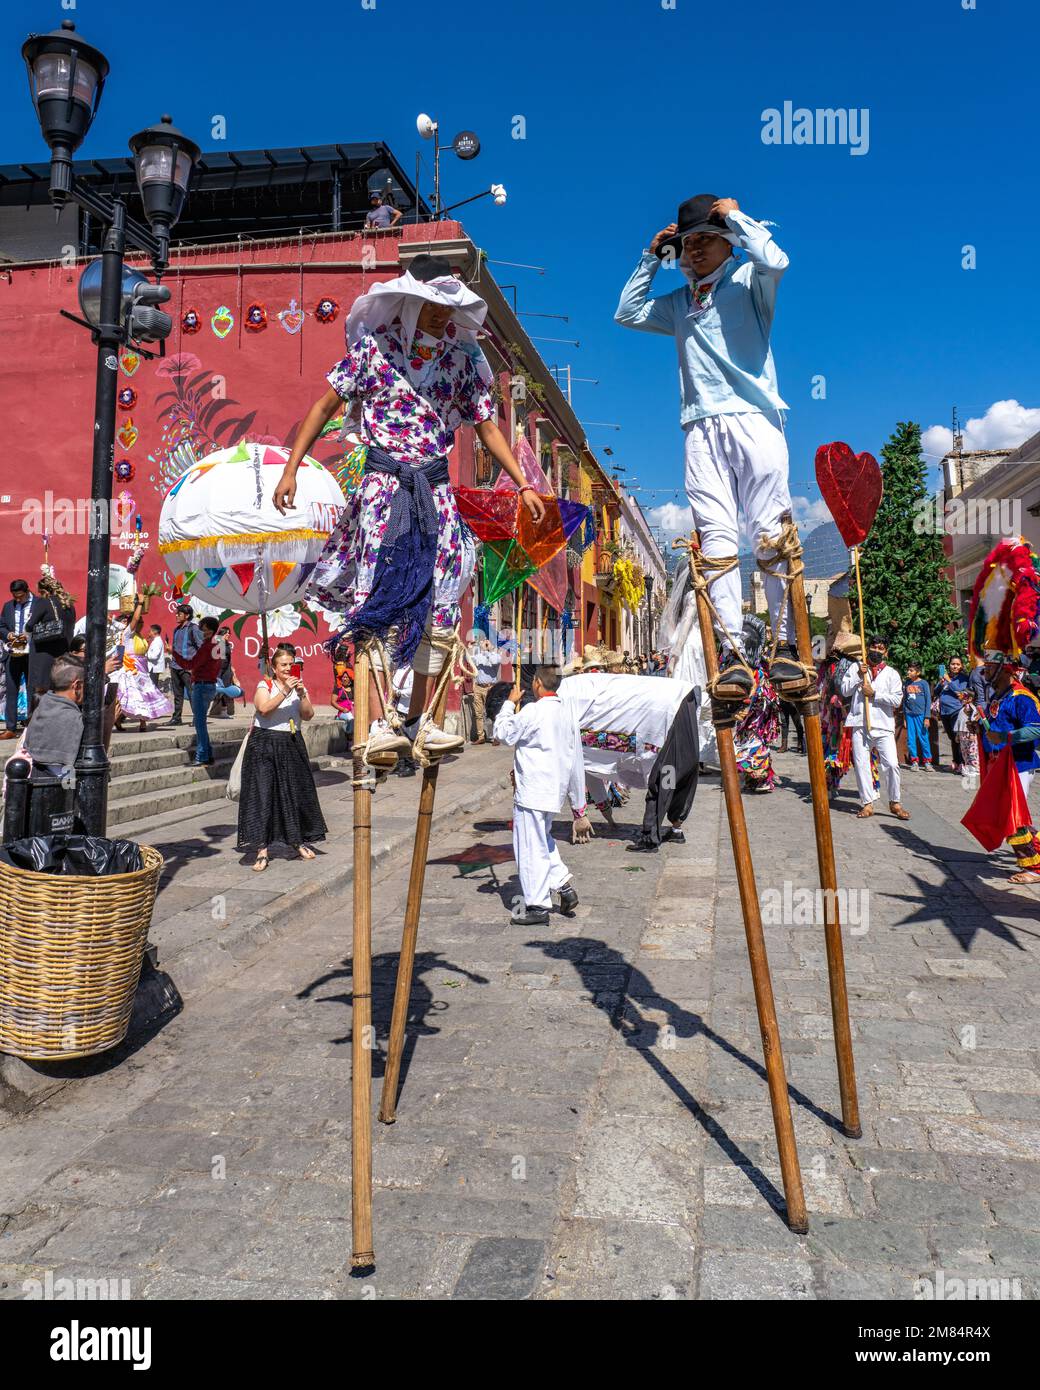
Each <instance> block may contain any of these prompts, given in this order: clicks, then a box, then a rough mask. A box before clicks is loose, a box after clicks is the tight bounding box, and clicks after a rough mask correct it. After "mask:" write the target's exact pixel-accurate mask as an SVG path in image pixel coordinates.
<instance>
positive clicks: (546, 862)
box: [493, 666, 585, 927]
mask: <svg viewBox="0 0 1040 1390" xmlns="http://www.w3.org/2000/svg"><path fill="white" fill-rule="evenodd" d="M560 678H561V677H560V672H559V671H558V670H555V669H554V668H553V667H551V666H540V667H539V668H538V670H537V671H536V672H535V676H534V681H533V683H532V687H531V688H532V690H533V692H534V695H535V699H534V701H533V703H532V704H529V705H526V706H525V707H524V708H523V709H518V708H517V706H518V705H519V703H520V698H521V692H520V687H519V686H518V685H514V686H513V689H512V690H511V691H510V692H509V699H508V700H506V702H505V704H504V705H503V706H502V709H501V710H500V711H499V714H498V718H497V719H496V720H495V726H494V733H493V736H494V737H495V738H496V739H498V740H499V741H500V742H501V743H506V744H508V745H509V746H510V747H511V748H515V750H516V752H515V754H514V759H513V781H514V784H515V786H516V793H515V797H514V805H513V853H514V854H515V856H516V867H517V871H518V873H519V875H520V887H521V889H522V891H523V895H524V900H523V902H522V903H518V904H517V906H516V908H515V910H514V912H513V915H512V917H511V919H510V920H511V921H512V922H513V923H514V925H516V926H520V927H534V926H545V925H546V924H547V923H548V921H549V910H550V908H551V907H552V895H553V893H557V894H559V899H560V911H561V912H564V913H567V914H568V915H569V914H570V913H572V912H573V911H574V909H575V908H576V907H577V905H578V895H577V893H576V892H575V891H574V888H573V887H572V886H571V883H570V879H571V873H570V870H569V869H568V868H567V865H566V864H565V863H564V862H563V860H562V859H561V858H560V851H559V850H558V849H557V847H556V841H555V840H554V839H553V833H552V822H553V816H554V815H557V814H558V813H559V811H560V810H561V809H562V807H563V803H564V799H565V798H569V799H570V803H571V806H572V808H573V810H574V812H575V815H577V816H580V815H584V813H585V764H584V761H583V759H582V753H581V738H580V736H579V733H578V724H577V720H576V719H575V718H574V716H573V714H572V713H571V711H570V710H569V709H568V708H567V706H566V705H564V703H563V701H562V700H560V698H559V697H558V695H557V693H556V692H557V691H558V690H559V688H560Z"/></svg>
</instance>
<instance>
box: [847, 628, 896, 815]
mask: <svg viewBox="0 0 1040 1390" xmlns="http://www.w3.org/2000/svg"><path fill="white" fill-rule="evenodd" d="M887 655H888V645H887V643H886V642H885V641H884V640H883V639H882V638H880V637H872V638H871V639H870V641H869V642H868V643H867V660H866V662H862V661H860V662H855V663H853V662H851V661H850V662H849V663H848V664H847V666H846V668H845V670H844V672H843V673H842V676H841V679H840V681H839V690H840V691H841V695H842V697H843V698H844V699H846V700H849V699H851V701H852V704H851V706H850V708H849V713H848V716H847V717H846V720H845V727H846V728H847V729H851V730H852V765H853V767H854V768H855V771H856V788H857V790H858V792H859V799H860V810H859V812H858V813H857V819H858V820H865V819H866V818H867V817H868V816H872V815H873V814H874V802H875V801H877V799H878V793H877V792H876V791H875V790H874V778H873V775H872V773H871V770H870V754H871V751H872V750H874V749H876V750H877V755H878V762H879V763H880V764H881V775H882V776H883V777H884V778H885V781H886V784H887V787H888V807H889V810H890V811H891V812H892V814H893V815H894V816H895V817H896V819H897V820H909V819H910V812H909V811H907V810H905V809H904V808H903V807H902V806H901V805H900V803H899V755H898V753H897V752H896V736H895V728H896V720H895V714H896V710H897V709H898V708H899V707H900V705H901V704H902V702H903V681H902V678H901V677H900V675H899V672H898V671H897V670H896V669H895V667H893V666H888V665H886V663H885V657H886V656H887Z"/></svg>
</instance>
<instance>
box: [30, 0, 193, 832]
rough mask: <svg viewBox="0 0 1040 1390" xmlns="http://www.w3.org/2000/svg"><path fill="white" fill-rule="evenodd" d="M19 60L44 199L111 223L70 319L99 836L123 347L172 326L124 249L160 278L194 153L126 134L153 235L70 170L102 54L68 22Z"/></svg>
mask: <svg viewBox="0 0 1040 1390" xmlns="http://www.w3.org/2000/svg"><path fill="white" fill-rule="evenodd" d="M22 57H23V58H24V59H25V63H26V67H27V68H28V71H29V90H30V92H31V94H32V99H33V104H34V106H35V107H36V114H37V116H38V118H39V121H40V129H41V131H42V132H43V138H44V139H45V140H46V142H47V144H48V145H49V147H50V151H51V178H50V198H51V202H52V203H54V205H55V206H56V207H57V208H58V209H59V211H60V209H61V208H62V207H64V206H65V204H66V203H67V202H69V201H70V200H72V201H73V202H75V203H78V204H79V206H80V207H82V208H85V209H86V210H87V211H88V212H89V213H91V214H92V215H93V216H94V217H96V218H98V219H99V220H100V221H101V222H102V224H104V225H107V228H108V230H107V232H106V235H105V239H104V244H103V249H102V253H101V284H100V295H99V296H98V297H97V298H96V299H89V300H88V297H87V296H86V295H85V294H84V293H83V290H84V288H85V287H84V286H82V285H81V296H80V303H81V306H82V307H83V309H84V312H85V313H86V315H87V319H89V322H87V321H86V320H84V319H77V318H75V316H74V315H72V314H66V315H65V317H66V318H72V319H74V321H75V322H77V323H82V324H83V325H84V326H85V327H87V328H89V329H90V331H91V337H92V338H93V340H94V342H95V343H96V344H97V378H96V387H95V394H94V443H93V473H92V478H91V505H90V512H89V515H90V534H89V541H88V553H87V654H86V669H85V671H84V692H83V742H82V744H81V746H80V754H79V758H78V759H77V761H76V769H75V771H76V809H77V813H78V816H79V819H80V820H81V821H82V823H83V825H84V827H85V829H86V831H87V833H88V834H91V835H104V833H105V828H106V820H107V809H108V772H109V762H108V755H107V754H106V752H105V745H104V729H103V720H104V695H105V683H106V678H105V651H106V647H107V644H108V623H107V619H108V566H109V553H110V543H111V536H110V525H111V512H112V469H113V464H114V454H115V429H116V394H117V388H118V380H119V376H118V368H119V351H120V348H121V347H122V346H123V344H125V343H128V342H132V343H134V344H138V343H141V342H160V343H161V342H162V340H163V339H164V338H165V337H166V336H167V334H168V333H169V332H170V330H171V328H172V326H173V325H172V321H171V319H170V318H169V316H168V315H167V314H164V313H162V311H161V310H159V309H157V308H155V307H154V306H155V305H156V304H160V303H163V302H164V301H165V300H167V299H169V297H170V291H169V290H168V289H166V288H165V286H162V285H149V284H148V283H147V282H143V281H142V280H141V277H139V276H136V275H134V274H133V272H128V271H127V270H126V268H125V267H124V265H123V256H124V254H125V252H126V246H127V243H128V242H129V243H130V244H131V245H132V246H135V247H137V248H138V249H139V250H141V251H144V252H146V253H147V254H148V255H149V256H150V257H151V261H152V268H153V270H154V271H155V275H156V278H157V279H158V278H159V277H160V276H161V275H162V273H163V271H164V270H165V269H166V267H167V265H168V263H169V245H170V231H171V228H172V227H173V226H174V224H175V223H176V221H177V219H178V217H179V216H180V214H181V211H182V209H183V207H184V200H185V198H186V196H187V191H188V180H189V178H190V176H191V170H192V168H193V166H194V164H195V162H196V160H197V159H198V157H199V153H200V151H199V147H198V145H196V144H195V143H194V142H193V141H192V140H189V139H188V138H187V136H185V135H183V134H181V132H180V131H179V130H177V129H176V128H175V127H174V126H173V124H172V122H171V119H170V117H169V116H164V117H163V118H162V121H161V122H160V124H159V125H156V126H151V127H149V128H148V129H147V130H143V131H141V132H140V133H139V134H137V135H135V136H134V137H133V138H132V139H131V141H130V148H131V150H132V151H133V154H134V162H135V166H136V172H137V183H138V187H139V189H140V192H141V199H142V202H143V204H144V210H145V216H146V217H147V218H148V221H149V223H150V225H151V231H149V230H148V228H146V227H143V226H141V224H140V223H138V222H135V221H134V219H133V218H131V217H128V216H127V211H126V204H125V203H124V202H123V201H122V199H120V198H109V197H106V196H104V195H103V194H100V193H98V192H96V191H95V190H94V189H92V188H89V187H87V186H86V185H85V184H83V183H82V182H80V181H79V180H78V179H77V178H76V176H75V174H74V173H73V169H72V156H73V154H74V153H75V151H76V150H77V148H78V147H79V145H80V144H81V143H82V141H83V139H84V137H85V135H86V134H87V131H88V130H89V129H90V126H91V123H92V122H93V120H94V117H95V115H96V114H97V109H98V105H99V103H100V100H101V92H102V89H103V88H104V85H105V78H106V77H107V76H108V71H109V64H108V60H107V59H106V58H105V56H104V54H103V53H101V52H99V51H98V49H96V48H93V47H91V45H90V44H87V43H84V42H83V40H82V39H80V37H79V36H78V35H77V34H76V27H75V25H74V24H73V23H72V21H71V20H65V21H64V22H63V23H62V26H61V28H60V29H55V30H54V31H53V32H52V33H50V34H31V35H30V36H29V38H28V39H27V40H26V41H25V43H24V44H23V45H22ZM86 273H87V272H84V274H85V275H86ZM128 280H129V282H130V283H131V284H132V282H133V281H135V280H136V281H137V283H136V284H132V288H131V289H130V290H129V291H128V290H127V282H128ZM146 355H147V354H146Z"/></svg>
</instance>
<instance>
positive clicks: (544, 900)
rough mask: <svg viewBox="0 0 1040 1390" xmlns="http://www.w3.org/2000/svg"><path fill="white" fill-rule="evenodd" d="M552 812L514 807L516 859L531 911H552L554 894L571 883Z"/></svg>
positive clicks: (514, 852)
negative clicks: (556, 836) (532, 908)
mask: <svg viewBox="0 0 1040 1390" xmlns="http://www.w3.org/2000/svg"><path fill="white" fill-rule="evenodd" d="M552 823H553V813H552V811H532V810H531V809H530V808H529V807H527V806H514V807H513V855H514V857H515V859H516V867H517V872H518V873H519V875H520V890H521V892H522V893H523V895H524V902H525V903H526V904H527V906H528V907H552V896H551V894H552V893H553V892H554V891H556V890H558V889H560V888H562V887H563V885H564V884H565V883H568V882H569V881H570V877H571V871H570V869H568V867H567V865H566V864H565V863H564V862H563V860H562V859H561V858H560V851H559V850H558V849H557V847H556V841H555V840H554V839H553V833H552Z"/></svg>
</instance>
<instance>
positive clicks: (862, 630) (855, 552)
mask: <svg viewBox="0 0 1040 1390" xmlns="http://www.w3.org/2000/svg"><path fill="white" fill-rule="evenodd" d="M852 563H853V564H854V565H855V566H856V598H857V600H858V602H859V640H860V641H861V642H862V644H863V660H864V661H866V659H867V622H866V615H865V614H864V612H863V581H862V580H861V579H860V577H859V546H858V545H854V546H853V547H852ZM863 723H864V727H865V728H866V731H867V733H868V734H869V733H870V701H869V700H868V699H867V697H866V695H864V696H863Z"/></svg>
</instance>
